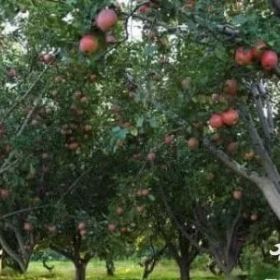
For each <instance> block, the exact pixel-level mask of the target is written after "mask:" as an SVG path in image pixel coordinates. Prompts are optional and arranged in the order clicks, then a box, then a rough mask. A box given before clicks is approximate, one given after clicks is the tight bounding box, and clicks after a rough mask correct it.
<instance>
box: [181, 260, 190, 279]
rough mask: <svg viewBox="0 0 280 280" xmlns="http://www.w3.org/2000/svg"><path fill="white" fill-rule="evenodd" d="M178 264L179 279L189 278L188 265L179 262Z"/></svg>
mask: <svg viewBox="0 0 280 280" xmlns="http://www.w3.org/2000/svg"><path fill="white" fill-rule="evenodd" d="M179 266H180V280H190V265H189V264H187V263H185V262H181V264H180V265H179Z"/></svg>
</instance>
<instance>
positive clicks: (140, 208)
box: [136, 205, 145, 213]
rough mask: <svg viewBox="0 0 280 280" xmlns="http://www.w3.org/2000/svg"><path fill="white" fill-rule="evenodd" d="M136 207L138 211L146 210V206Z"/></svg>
mask: <svg viewBox="0 0 280 280" xmlns="http://www.w3.org/2000/svg"><path fill="white" fill-rule="evenodd" d="M136 209H137V212H138V213H143V212H144V210H145V206H143V205H140V206H137V207H136Z"/></svg>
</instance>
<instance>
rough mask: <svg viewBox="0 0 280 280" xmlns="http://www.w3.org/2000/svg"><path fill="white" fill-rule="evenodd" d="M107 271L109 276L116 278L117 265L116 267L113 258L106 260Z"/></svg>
mask: <svg viewBox="0 0 280 280" xmlns="http://www.w3.org/2000/svg"><path fill="white" fill-rule="evenodd" d="M106 269H107V275H108V276H114V273H115V265H114V261H113V260H112V259H111V258H108V259H106Z"/></svg>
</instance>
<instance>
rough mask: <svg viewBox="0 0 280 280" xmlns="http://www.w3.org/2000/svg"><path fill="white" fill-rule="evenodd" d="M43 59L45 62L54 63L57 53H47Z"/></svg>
mask: <svg viewBox="0 0 280 280" xmlns="http://www.w3.org/2000/svg"><path fill="white" fill-rule="evenodd" d="M42 59H43V62H44V63H45V64H52V63H53V62H54V61H55V55H54V54H52V53H45V54H43V56H42Z"/></svg>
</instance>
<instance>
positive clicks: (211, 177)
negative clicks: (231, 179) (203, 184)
mask: <svg viewBox="0 0 280 280" xmlns="http://www.w3.org/2000/svg"><path fill="white" fill-rule="evenodd" d="M214 178H215V175H214V174H213V173H212V172H209V173H207V176H206V179H207V180H208V181H213V180H214Z"/></svg>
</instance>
